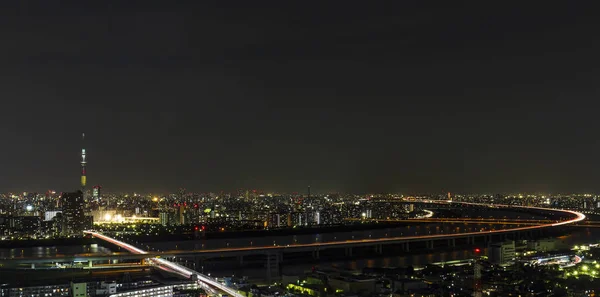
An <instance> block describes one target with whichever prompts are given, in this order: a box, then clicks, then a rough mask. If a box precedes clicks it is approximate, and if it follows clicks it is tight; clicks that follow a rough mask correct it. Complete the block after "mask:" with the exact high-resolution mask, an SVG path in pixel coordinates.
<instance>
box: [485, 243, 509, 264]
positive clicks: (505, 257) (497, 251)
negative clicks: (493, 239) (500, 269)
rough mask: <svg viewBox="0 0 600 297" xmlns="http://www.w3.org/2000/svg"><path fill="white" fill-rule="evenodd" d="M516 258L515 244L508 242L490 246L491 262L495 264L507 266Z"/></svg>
mask: <svg viewBox="0 0 600 297" xmlns="http://www.w3.org/2000/svg"><path fill="white" fill-rule="evenodd" d="M514 258H515V242H514V241H512V240H508V241H505V242H497V243H493V244H491V245H490V257H489V259H490V262H491V263H494V264H506V263H508V262H510V261H512V260H513V259H514Z"/></svg>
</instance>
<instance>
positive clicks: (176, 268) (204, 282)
mask: <svg viewBox="0 0 600 297" xmlns="http://www.w3.org/2000/svg"><path fill="white" fill-rule="evenodd" d="M84 233H85V234H89V235H92V236H94V237H96V238H99V239H102V240H104V241H107V242H110V243H112V244H114V245H116V246H119V247H121V248H123V249H125V250H127V251H129V252H130V253H132V254H138V255H143V256H145V257H148V256H149V255H148V252H146V251H144V250H141V249H139V248H137V247H134V246H133V245H130V244H128V243H125V242H122V241H119V240H116V239H114V238H111V237H108V236H105V235H102V234H100V233H97V232H93V231H84ZM145 259H147V260H148V261H150V262H151V263H153V264H154V266H155V267H157V268H159V269H161V270H163V271H166V272H169V273H173V274H177V275H180V276H183V277H184V278H188V279H195V280H197V281H198V284H200V285H201V286H202V287H203V288H205V289H209V290H211V291H214V290H213V289H212V288H211V287H214V288H217V289H219V290H221V291H223V292H225V293H227V294H229V295H231V296H234V297H243V295H242V294H240V293H238V292H237V291H236V290H234V289H232V288H229V287H227V286H225V285H224V284H221V283H219V282H218V281H216V280H214V279H213V278H211V277H209V276H206V275H204V274H202V273H199V272H197V271H194V270H192V269H189V268H187V267H184V266H182V265H179V264H177V263H173V262H170V261H168V260H165V259H162V258H145ZM90 263H91V262H90Z"/></svg>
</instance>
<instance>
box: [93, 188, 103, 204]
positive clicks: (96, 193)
mask: <svg viewBox="0 0 600 297" xmlns="http://www.w3.org/2000/svg"><path fill="white" fill-rule="evenodd" d="M101 191H102V187H101V186H98V185H96V186H94V187H93V188H92V198H94V200H96V201H97V200H98V199H100V195H101Z"/></svg>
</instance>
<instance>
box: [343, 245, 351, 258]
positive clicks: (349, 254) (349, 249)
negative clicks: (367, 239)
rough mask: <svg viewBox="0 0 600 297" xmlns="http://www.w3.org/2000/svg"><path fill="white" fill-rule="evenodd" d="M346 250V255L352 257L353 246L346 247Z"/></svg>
mask: <svg viewBox="0 0 600 297" xmlns="http://www.w3.org/2000/svg"><path fill="white" fill-rule="evenodd" d="M344 252H345V254H346V257H352V248H351V247H347V248H345V249H344Z"/></svg>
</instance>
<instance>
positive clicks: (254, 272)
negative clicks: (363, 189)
mask: <svg viewBox="0 0 600 297" xmlns="http://www.w3.org/2000/svg"><path fill="white" fill-rule="evenodd" d="M413 228H415V227H411V230H412V229H413ZM421 228H423V227H421ZM454 228H455V227H454ZM431 229H432V227H430V228H429V231H430V230H431ZM433 229H435V227H433ZM426 230H427V229H426ZM429 231H426V232H429ZM379 232H384V234H383V235H385V232H390V230H387V231H386V230H379V231H363V232H362V233H349V234H343V235H342V237H341V238H340V234H337V235H328V236H329V237H331V236H333V237H337V239H338V240H344V239H350V238H351V237H352V236H354V237H355V238H357V236H359V235H360V236H369V235H371V236H373V237H374V236H380V235H381V234H379ZM392 232H394V235H396V234H395V233H403V232H405V231H402V228H399V229H397V230H392ZM346 237H348V238H346ZM559 239H560V240H561V241H562V242H563V243H564V244H565V245H567V246H574V245H582V244H589V243H598V242H600V228H579V229H575V230H574V231H573V232H572V233H570V234H567V235H565V236H561V237H559ZM272 240H273V239H272V238H263V239H262V241H264V242H267V243H268V242H272ZM275 240H281V239H280V238H278V239H275ZM287 240H289V241H293V240H294V238H289V239H287ZM296 240H298V241H299V242H300V240H302V241H305V240H315V235H312V236H310V235H307V238H304V237H303V238H302V239H300V238H299V236H298V237H297V238H296ZM217 241H219V242H215V243H213V244H214V245H223V244H226V243H225V242H223V241H222V240H217ZM247 241H248V239H240V240H239V244H240V245H241V244H242V243H246V244H247ZM233 242H235V241H232V243H233ZM232 243H229V244H230V246H231V244H232ZM174 244H176V243H157V244H156V245H155V246H156V247H167V246H169V245H174ZM177 244H179V243H177ZM185 244H188V245H190V244H191V245H194V243H193V242H187V243H185ZM185 244H184V245H185ZM140 246H141V245H140ZM184 247H185V248H187V246H184ZM179 248H180V249H182V247H179ZM111 252H112V251H111V250H110V249H108V248H106V247H103V246H101V245H95V244H92V245H80V246H53V247H35V248H23V249H18V248H15V249H0V258H11V257H52V256H57V255H74V254H86V253H92V254H110V253H111ZM482 252H483V253H487V250H486V249H483V251H482ZM471 257H472V248H470V247H468V248H457V249H455V250H445V251H444V250H442V251H432V252H427V253H422V254H407V255H397V256H383V257H366V258H361V259H354V260H344V261H327V260H325V259H322V261H320V262H319V263H306V264H293V265H292V264H289V265H287V266H286V265H284V266H283V267H282V272H283V274H286V275H297V274H300V273H302V272H303V271H306V270H309V269H311V267H313V266H319V267H323V268H327V267H337V268H342V269H349V270H360V269H362V268H364V267H401V266H408V265H412V266H416V267H418V266H424V265H426V264H428V263H434V262H444V261H453V260H463V259H469V258H471ZM206 268H207V269H208V267H206ZM211 270H212V271H211ZM209 272H210V273H212V274H213V275H214V276H225V275H232V274H236V275H246V276H249V277H250V278H251V279H255V280H258V279H261V278H263V277H264V276H265V271H264V268H263V269H261V268H235V267H232V268H225V269H218V270H217V269H214V270H213V269H210V270H205V273H209Z"/></svg>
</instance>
